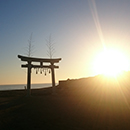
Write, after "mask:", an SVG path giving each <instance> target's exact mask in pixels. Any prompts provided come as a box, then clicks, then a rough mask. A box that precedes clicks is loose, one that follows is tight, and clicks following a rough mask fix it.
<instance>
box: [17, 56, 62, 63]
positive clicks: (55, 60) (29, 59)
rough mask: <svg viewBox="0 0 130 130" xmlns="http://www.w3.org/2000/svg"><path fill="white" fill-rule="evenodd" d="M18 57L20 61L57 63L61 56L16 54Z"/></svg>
mask: <svg viewBox="0 0 130 130" xmlns="http://www.w3.org/2000/svg"><path fill="white" fill-rule="evenodd" d="M18 58H20V59H21V61H27V62H50V63H57V62H59V61H60V60H61V58H56V59H43V58H34V57H26V56H21V55H18Z"/></svg>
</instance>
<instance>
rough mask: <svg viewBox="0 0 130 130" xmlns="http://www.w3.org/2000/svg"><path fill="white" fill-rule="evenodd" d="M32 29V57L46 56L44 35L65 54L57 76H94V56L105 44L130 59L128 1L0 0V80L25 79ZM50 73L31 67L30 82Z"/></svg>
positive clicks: (59, 55)
mask: <svg viewBox="0 0 130 130" xmlns="http://www.w3.org/2000/svg"><path fill="white" fill-rule="evenodd" d="M31 33H33V36H32V38H33V41H34V42H33V43H32V44H33V45H34V50H35V52H34V53H33V56H34V57H43V58H48V57H47V49H48V48H47V46H46V39H47V38H48V37H49V36H50V34H51V37H52V39H53V40H54V41H55V46H54V48H55V51H56V52H55V54H54V57H55V58H62V60H61V61H60V63H59V67H60V68H59V69H57V70H56V71H55V72H56V81H58V80H66V79H68V78H70V79H76V78H82V77H88V76H93V75H95V73H94V72H93V60H94V57H95V56H96V55H97V54H98V53H99V52H100V51H101V50H103V47H104V46H106V47H108V48H118V49H119V50H121V51H123V52H124V53H125V54H126V55H127V57H128V58H129V59H130V0H95V1H94V0H0V84H26V69H25V68H21V64H25V63H24V62H21V61H20V59H18V58H17V55H18V54H21V55H25V53H26V48H27V46H28V39H29V37H30V35H31ZM48 82H51V76H50V75H47V76H46V77H45V76H44V75H41V74H38V75H36V72H35V71H34V70H33V71H32V83H48Z"/></svg>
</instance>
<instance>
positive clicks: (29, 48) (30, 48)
mask: <svg viewBox="0 0 130 130" xmlns="http://www.w3.org/2000/svg"><path fill="white" fill-rule="evenodd" d="M32 34H33V33H31V35H30V38H29V40H28V46H27V48H26V55H27V56H28V57H31V56H33V53H34V45H32V43H33V40H32Z"/></svg>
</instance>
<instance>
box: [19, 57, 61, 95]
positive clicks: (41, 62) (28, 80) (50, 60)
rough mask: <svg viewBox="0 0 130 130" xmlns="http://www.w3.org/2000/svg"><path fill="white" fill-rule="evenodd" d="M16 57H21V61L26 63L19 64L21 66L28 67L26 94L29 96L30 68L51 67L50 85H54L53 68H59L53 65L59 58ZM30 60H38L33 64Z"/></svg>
mask: <svg viewBox="0 0 130 130" xmlns="http://www.w3.org/2000/svg"><path fill="white" fill-rule="evenodd" d="M18 58H20V59H21V61H26V62H27V64H24V65H21V67H24V68H27V69H28V74H27V94H28V96H30V94H31V69H32V68H41V69H42V68H49V69H51V75H52V87H53V88H54V87H55V72H54V68H59V66H55V65H54V63H58V62H59V61H60V60H61V58H57V59H42V58H34V57H26V56H21V55H18ZM32 62H39V63H40V64H39V65H33V64H32ZM43 62H47V63H50V65H43Z"/></svg>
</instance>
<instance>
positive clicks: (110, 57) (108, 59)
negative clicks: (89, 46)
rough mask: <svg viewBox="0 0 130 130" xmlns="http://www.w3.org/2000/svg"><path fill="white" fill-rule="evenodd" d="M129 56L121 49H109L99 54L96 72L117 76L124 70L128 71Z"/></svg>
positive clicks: (95, 65) (95, 67)
mask: <svg viewBox="0 0 130 130" xmlns="http://www.w3.org/2000/svg"><path fill="white" fill-rule="evenodd" d="M128 69H129V63H128V59H127V57H126V56H125V55H124V54H123V53H122V52H121V51H119V50H114V49H109V50H108V49H107V50H104V51H103V52H101V53H100V54H98V55H97V56H96V58H95V61H94V72H95V73H96V74H104V75H106V76H117V75H118V74H120V73H121V72H122V71H128Z"/></svg>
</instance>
